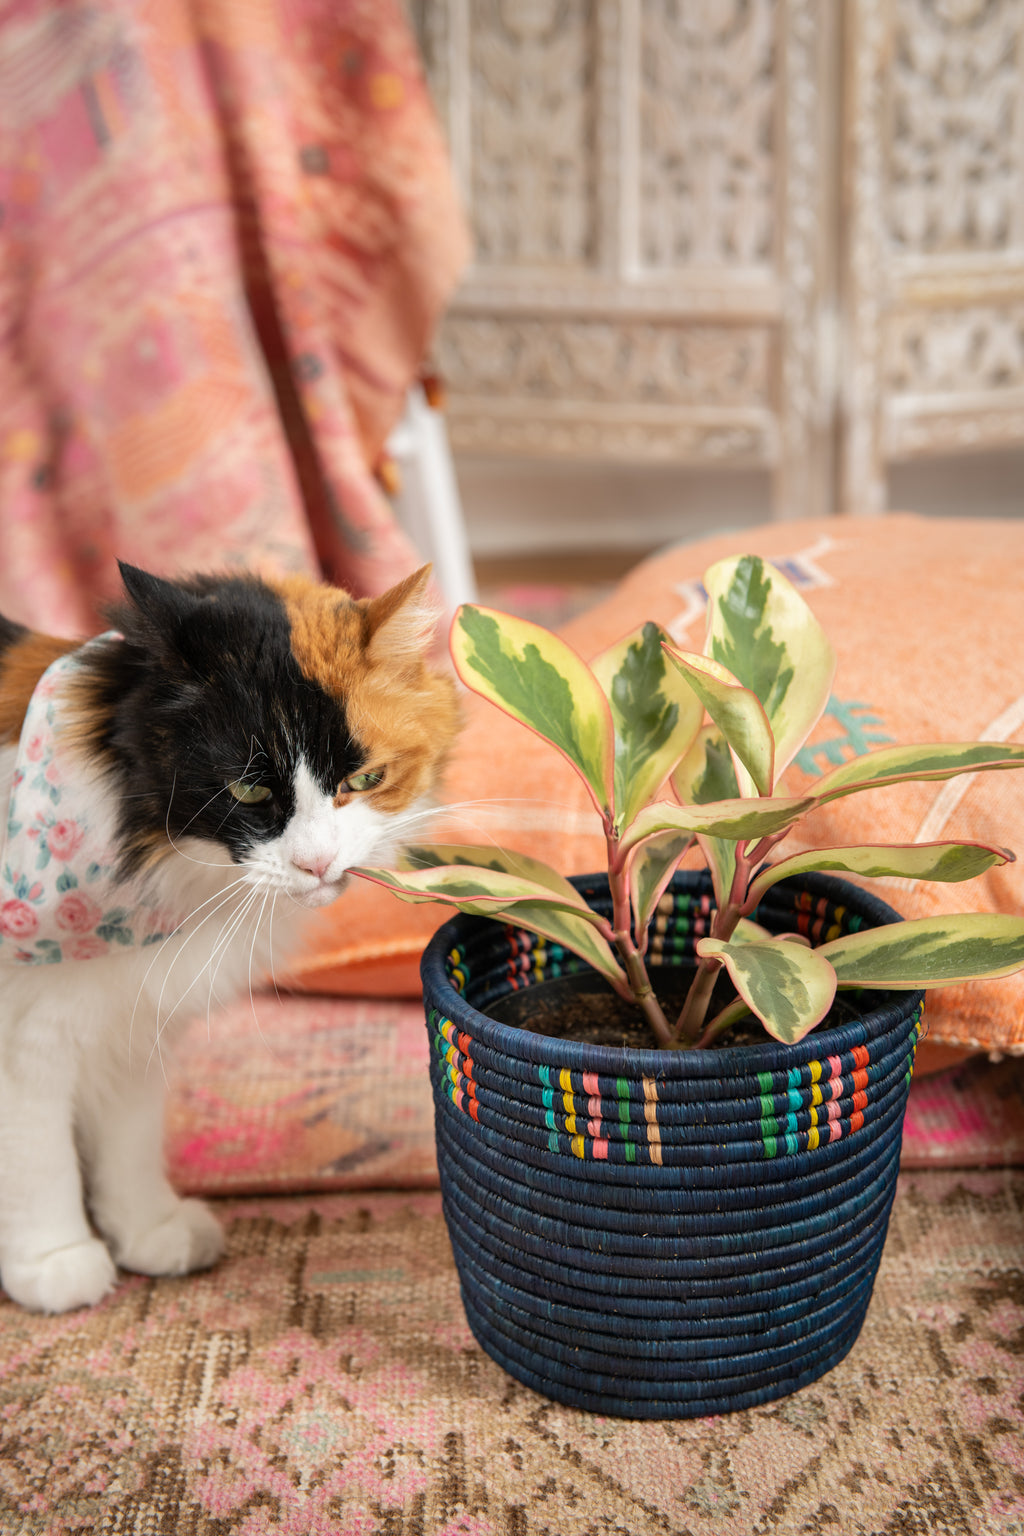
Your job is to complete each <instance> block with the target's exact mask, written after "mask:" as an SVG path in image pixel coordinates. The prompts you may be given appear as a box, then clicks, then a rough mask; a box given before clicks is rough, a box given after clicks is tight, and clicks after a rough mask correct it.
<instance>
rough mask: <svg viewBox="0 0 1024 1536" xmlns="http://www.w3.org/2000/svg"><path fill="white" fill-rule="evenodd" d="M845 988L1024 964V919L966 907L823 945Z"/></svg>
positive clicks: (906, 984) (915, 983) (942, 980)
mask: <svg viewBox="0 0 1024 1536" xmlns="http://www.w3.org/2000/svg"><path fill="white" fill-rule="evenodd" d="M816 953H817V954H819V955H821V956H823V957H824V959H826V960H828V961H829V963H830V964H831V965H832V967H833V968H834V970H835V973H836V976H837V977H838V979H839V985H840V986H841V987H894V988H901V987H902V988H904V989H916V988H917V987H946V986H951V985H953V984H954V983H955V982H958V981H976V980H979V979H981V978H982V977H990V976H1009V975H1011V974H1012V973H1013V972H1014V971H1019V970H1021V969H1022V968H1024V919H1022V918H1019V917H1006V916H1004V915H1003V914H1001V913H985V912H967V913H959V914H956V915H954V916H951V917H919V918H914V919H913V920H912V921H910V922H905V923H889V924H886V926H885V927H883V928H865V929H862V930H861V932H860V933H848V934H846V935H845V936H844V937H843V938H841V939H831V940H830V941H829V942H828V943H827V944H822V945H820V946H819V948H818V949H817V951H816Z"/></svg>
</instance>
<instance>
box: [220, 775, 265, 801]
mask: <svg viewBox="0 0 1024 1536" xmlns="http://www.w3.org/2000/svg"><path fill="white" fill-rule="evenodd" d="M228 792H229V794H231V795H233V796H234V798H235V799H236V800H237V801H239V803H240V804H241V805H262V804H263V802H264V800H269V799H270V797H271V795H272V794H273V793H274V791H273V790H272V789H270V788H268V786H267V785H266V784H247V783H246V782H245V780H244V779H235V780H234V781H233V782H232V783H230V784H229V785H228Z"/></svg>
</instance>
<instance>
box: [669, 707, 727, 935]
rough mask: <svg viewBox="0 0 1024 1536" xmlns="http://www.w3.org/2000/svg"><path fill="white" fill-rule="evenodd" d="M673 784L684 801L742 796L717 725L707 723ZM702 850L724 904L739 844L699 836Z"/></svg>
mask: <svg viewBox="0 0 1024 1536" xmlns="http://www.w3.org/2000/svg"><path fill="white" fill-rule="evenodd" d="M672 788H673V789H674V790H675V793H676V794H677V795H678V796H679V799H680V800H681V801H682V803H683V804H684V805H708V804H710V803H712V802H714V801H716V800H733V799H737V798H739V793H740V787H739V784H738V782H737V778H736V764H735V763H734V762H733V757H732V753H731V752H730V751H729V744H728V742H727V741H726V739H725V737H724V736H723V735H722V733H721V731H720V730H719V729H718V726H717V725H706V726H703V727H702V729H701V730H700V731H699V732H698V734H697V739H696V741H695V742H694V743H693V746H692V747H691V748H690V750H689V752H687V754H686V756H685V757H684V758H683V760H682V762H681V763H680V764H679V766H678V768H677V769H676V771H675V773H673V775H672ZM700 847H701V852H702V853H703V855H704V857H705V859H706V860H707V865H708V868H709V869H710V871H711V879H712V882H713V884H714V887H715V900H716V902H717V903H718V905H719V907H722V906H724V905H725V903H726V901H727V900H728V896H729V892H730V891H731V890H732V883H733V878H734V876H735V874H736V844H735V842H729V841H728V840H727V839H726V838H721V837H707V836H702V837H701V838H700Z"/></svg>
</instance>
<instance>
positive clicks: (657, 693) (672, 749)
mask: <svg viewBox="0 0 1024 1536" xmlns="http://www.w3.org/2000/svg"><path fill="white" fill-rule="evenodd" d="M666 640H667V636H666V634H665V631H664V630H663V629H661V627H660V626H659V625H657V624H650V623H648V624H644V625H642V626H641V627H640V628H639V629H637V630H634V631H633V633H632V634H629V635H627V636H626V637H625V639H623V640H620V641H619V642H618V643H617V644H616V645H613V646H610V647H609V648H608V650H606V651H603V652H602V653H601V655H600V656H598V657H597V658H596V660H595V661H593V662H591V669H592V671H593V673H594V676H595V677H596V678H597V680H598V682H599V683H600V685H601V687H602V688H603V690H604V693H605V695H606V697H607V699H608V702H609V705H610V707H611V712H612V720H613V722H614V725H615V820H616V825H617V826H618V827H619V828H622V827H624V826H628V825H629V823H630V822H631V821H632V820H633V817H634V816H635V815H636V813H637V811H639V810H640V809H641V807H642V806H644V805H646V804H647V802H648V800H650V799H651V798H652V797H653V796H654V795H655V794H656V793H657V791H658V790H659V789H660V788H661V786H662V784H664V782H665V780H666V779H667V778H668V776H669V774H670V773H671V772H672V769H673V768H674V767H675V766H676V764H677V763H678V761H679V759H680V758H681V757H682V756H683V754H684V753H685V752H686V751H687V750H688V748H689V747H690V744H691V743H692V741H693V739H694V737H695V736H696V734H697V732H698V730H699V729H700V723H701V719H702V718H703V708H702V705H701V702H700V700H699V699H698V698H697V696H696V694H695V693H694V691H693V689H692V688H691V687H690V686H689V684H688V683H687V681H686V679H685V678H684V677H682V676H681V675H680V673H679V672H678V671H677V670H676V668H674V667H672V666H669V665H668V663H667V662H666V659H665V652H664V650H663V645H664V643H665V642H666Z"/></svg>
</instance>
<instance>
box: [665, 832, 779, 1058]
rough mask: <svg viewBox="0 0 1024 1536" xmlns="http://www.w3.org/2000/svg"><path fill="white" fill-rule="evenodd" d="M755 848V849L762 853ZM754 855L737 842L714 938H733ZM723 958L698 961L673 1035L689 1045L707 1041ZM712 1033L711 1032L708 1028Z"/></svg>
mask: <svg viewBox="0 0 1024 1536" xmlns="http://www.w3.org/2000/svg"><path fill="white" fill-rule="evenodd" d="M759 847H760V845H759V846H758V849H755V850H754V852H755V853H756V852H758V851H759ZM751 867H752V866H751V858H750V856H749V855H748V853H747V850H746V844H745V843H737V844H736V870H735V873H734V875H733V880H732V889H731V890H730V892H729V895H728V898H727V900H726V902H725V905H724V906H722V907H719V908H718V910H717V911H716V913H715V915H714V917H713V918H712V921H711V937H712V938H713V939H721V941H722V942H723V943H727V942H728V941H729V939H731V938H732V936H733V933H734V932H735V929H736V924H737V923H738V922H739V920H740V918H741V917H742V916H743V906H744V902H745V900H746V895H747V884H748V882H749V880H750V871H751ZM721 967H722V962H721V960H716V959H714V958H713V957H712V956H708V957H707V958H706V959H705V958H703V957H701V958H699V959H698V960H697V974H696V976H694V978H693V981H692V983H691V984H690V990H689V992H688V993H687V996H686V1002H685V1003H684V1004H683V1007H682V1011H681V1013H680V1015H679V1017H678V1019H677V1020H676V1024H675V1029H674V1031H673V1037H674V1038H675V1039H676V1040H677V1041H680V1042H684V1043H686V1044H688V1045H697V1044H701V1043H703V1042H704V1040H705V1039H706V1038H707V1036H706V1035H705V1034H704V1033H703V1027H704V1020H705V1018H706V1016H707V1011H708V1004H709V1003H710V1001H711V994H712V992H713V991H714V990H715V982H716V980H717V979H718V972H719V971H720V970H721ZM708 1034H710V1031H708Z"/></svg>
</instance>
